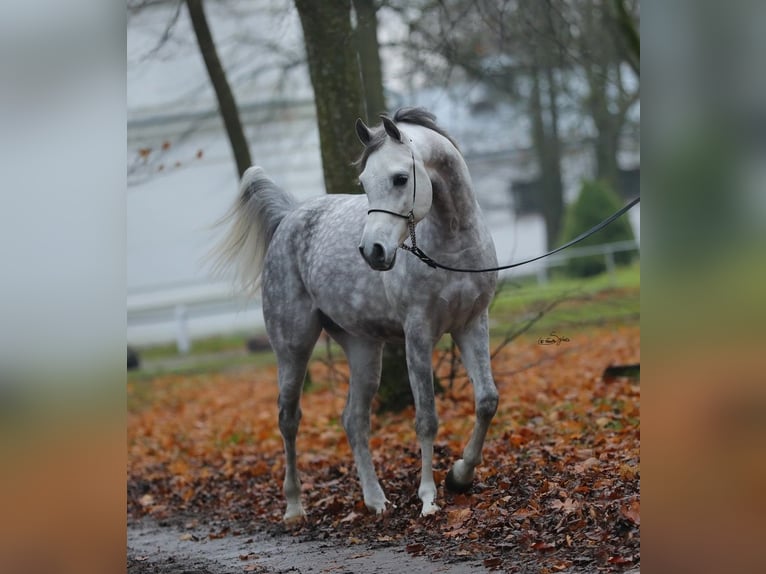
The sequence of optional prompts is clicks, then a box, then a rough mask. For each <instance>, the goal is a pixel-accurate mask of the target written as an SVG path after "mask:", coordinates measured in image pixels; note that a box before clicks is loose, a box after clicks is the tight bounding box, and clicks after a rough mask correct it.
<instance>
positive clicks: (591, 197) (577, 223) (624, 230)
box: [560, 181, 636, 277]
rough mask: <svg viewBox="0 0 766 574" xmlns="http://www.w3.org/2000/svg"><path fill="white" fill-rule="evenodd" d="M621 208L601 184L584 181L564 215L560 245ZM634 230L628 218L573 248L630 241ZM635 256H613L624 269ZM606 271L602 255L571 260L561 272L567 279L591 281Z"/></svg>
mask: <svg viewBox="0 0 766 574" xmlns="http://www.w3.org/2000/svg"><path fill="white" fill-rule="evenodd" d="M621 207H622V202H621V201H620V198H619V197H618V195H617V194H616V193H615V192H614V191H613V190H612V189H611V188H610V187H609V185H607V184H606V183H604V182H603V181H584V182H583V185H582V189H580V195H579V196H578V198H577V200H576V201H575V202H574V203H572V204H571V205H570V206H569V207H568V208H567V210H566V213H565V214H564V225H563V229H562V233H561V242H560V243H561V244H563V243H565V242H567V241H569V240H571V239H574V238H575V237H577V236H578V235H580V234H581V233H583V232H584V231H587V230H588V229H590V228H591V227H593V226H594V225H596V224H597V223H599V222H600V221H602V220H604V219H606V218H607V217H609V216H610V215H612V214H613V213H614V212H615V211H617V210H618V209H620V208H621ZM633 238H634V236H633V230H632V229H631V227H630V221H629V220H628V216H627V214H625V215H623V216H622V217H620V218H618V219H616V220H615V221H613V222H612V223H610V224H609V225H607V226H606V227H605V228H604V229H602V230H601V231H599V232H597V233H595V234H593V235H591V236H590V237H588V238H587V239H585V240H583V241H581V242H580V243H578V244H577V245H576V247H585V246H586V245H601V244H603V243H614V242H615V241H626V240H631V239H633ZM635 256H636V252H635V251H622V252H619V253H615V254H614V261H615V263H616V264H617V265H627V264H629V263H630V262H631V261H632V260H633V259H634V257H635ZM605 270H606V260H605V257H604V256H603V255H589V256H586V257H574V258H572V259H570V260H569V261H567V263H566V265H565V266H564V271H565V273H566V274H567V275H569V276H570V277H590V276H593V275H598V274H599V273H603V272H604V271H605Z"/></svg>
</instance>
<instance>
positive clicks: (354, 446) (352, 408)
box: [333, 333, 389, 514]
mask: <svg viewBox="0 0 766 574" xmlns="http://www.w3.org/2000/svg"><path fill="white" fill-rule="evenodd" d="M333 336H334V337H335V339H336V340H337V341H338V342H339V343H340V344H341V346H342V347H343V350H344V351H345V353H346V357H347V358H348V363H349V367H350V369H351V382H350V384H349V389H348V401H347V403H346V408H345V409H344V410H343V427H344V428H345V429H346V436H348V441H349V444H350V445H351V450H352V452H353V453H354V462H355V463H356V470H357V473H358V475H359V482H360V483H361V485H362V494H363V496H364V504H365V506H367V509H368V510H370V512H374V513H375V514H382V513H383V512H385V510H386V504H388V502H389V501H388V499H386V495H385V494H384V493H383V489H382V488H381V487H380V482H378V477H377V475H376V474H375V467H374V466H373V464H372V455H371V454H370V407H371V405H372V399H373V398H374V397H375V393H376V391H377V390H378V385H379V384H380V369H381V359H382V354H383V344H382V343H376V342H371V341H363V340H361V339H358V338H356V337H350V336H348V335H346V334H342V333H333Z"/></svg>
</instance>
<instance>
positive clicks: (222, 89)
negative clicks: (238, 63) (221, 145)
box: [186, 0, 252, 177]
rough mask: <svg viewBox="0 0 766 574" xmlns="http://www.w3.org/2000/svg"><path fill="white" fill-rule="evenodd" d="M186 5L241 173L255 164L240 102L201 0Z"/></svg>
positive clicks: (187, 0) (191, 1) (192, 0)
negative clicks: (230, 82) (224, 65)
mask: <svg viewBox="0 0 766 574" xmlns="http://www.w3.org/2000/svg"><path fill="white" fill-rule="evenodd" d="M186 7H187V8H188V9H189V17H190V18H191V21H192V26H193V27H194V35H195V36H196V37H197V44H198V45H199V51H200V53H201V54H202V59H203V60H204V61H205V68H206V69H207V74H208V76H210V83H211V84H213V89H214V90H215V95H216V98H217V99H218V108H219V110H220V112H221V118H222V119H223V123H224V126H225V127H226V134H227V135H228V136H229V143H230V144H231V151H232V153H233V154H234V160H235V161H236V163H237V171H238V173H239V176H240V177H242V174H243V173H245V170H246V169H247V168H248V167H250V166H251V165H252V160H251V158H250V147H249V146H248V145H247V140H246V139H245V132H244V130H243V129H242V123H241V122H240V120H239V110H238V109H237V102H236V101H235V99H234V94H233V93H232V91H231V87H230V86H229V82H228V80H227V79H226V72H225V71H224V69H223V66H222V65H221V60H220V59H219V58H218V52H216V49H215V43H214V42H213V36H212V35H211V33H210V27H209V26H208V24H207V17H206V16H205V10H204V8H203V6H202V0H186Z"/></svg>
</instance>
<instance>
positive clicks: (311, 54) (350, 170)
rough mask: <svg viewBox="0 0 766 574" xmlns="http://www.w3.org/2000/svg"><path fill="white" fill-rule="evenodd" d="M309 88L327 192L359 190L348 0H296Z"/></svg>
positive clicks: (356, 89)
mask: <svg viewBox="0 0 766 574" xmlns="http://www.w3.org/2000/svg"><path fill="white" fill-rule="evenodd" d="M295 7H296V8H297V9H298V14H299V16H300V20H301V27H302V28H303V38H304V42H305V45H306V58H307V62H308V69H309V75H310V76H311V85H312V86H313V87H314V101H315V103H316V112H317V125H318V127H319V142H320V146H321V152H322V169H323V170H324V180H325V186H326V188H327V193H358V192H359V186H358V185H357V181H358V177H357V176H358V174H357V172H356V168H355V167H354V166H353V165H352V161H353V160H354V158H356V156H357V155H359V140H358V138H357V137H356V132H355V131H354V129H353V127H354V122H355V121H356V118H358V117H361V116H362V115H364V100H363V95H362V94H363V91H362V85H361V81H360V77H359V64H358V60H357V52H356V48H355V43H354V35H353V30H352V28H351V0H336V1H334V2H315V1H313V0H295Z"/></svg>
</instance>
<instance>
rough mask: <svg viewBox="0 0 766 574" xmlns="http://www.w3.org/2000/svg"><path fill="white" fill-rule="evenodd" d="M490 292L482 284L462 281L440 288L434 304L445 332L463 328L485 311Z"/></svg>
mask: <svg viewBox="0 0 766 574" xmlns="http://www.w3.org/2000/svg"><path fill="white" fill-rule="evenodd" d="M490 298H491V290H490V289H488V288H487V287H486V286H485V285H484V284H483V283H481V282H477V281H471V280H470V279H468V280H462V281H457V282H454V283H450V284H448V285H446V286H445V287H444V288H442V289H441V290H440V292H439V294H438V296H437V297H436V300H435V302H434V304H435V306H436V307H437V308H438V311H439V314H440V316H442V317H443V318H444V321H445V323H444V328H445V330H450V329H455V328H459V327H462V326H464V325H465V324H466V323H469V322H470V321H472V320H473V319H474V318H475V317H476V316H477V315H478V314H479V313H481V312H482V311H483V310H484V309H486V307H487V305H489V302H490Z"/></svg>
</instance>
